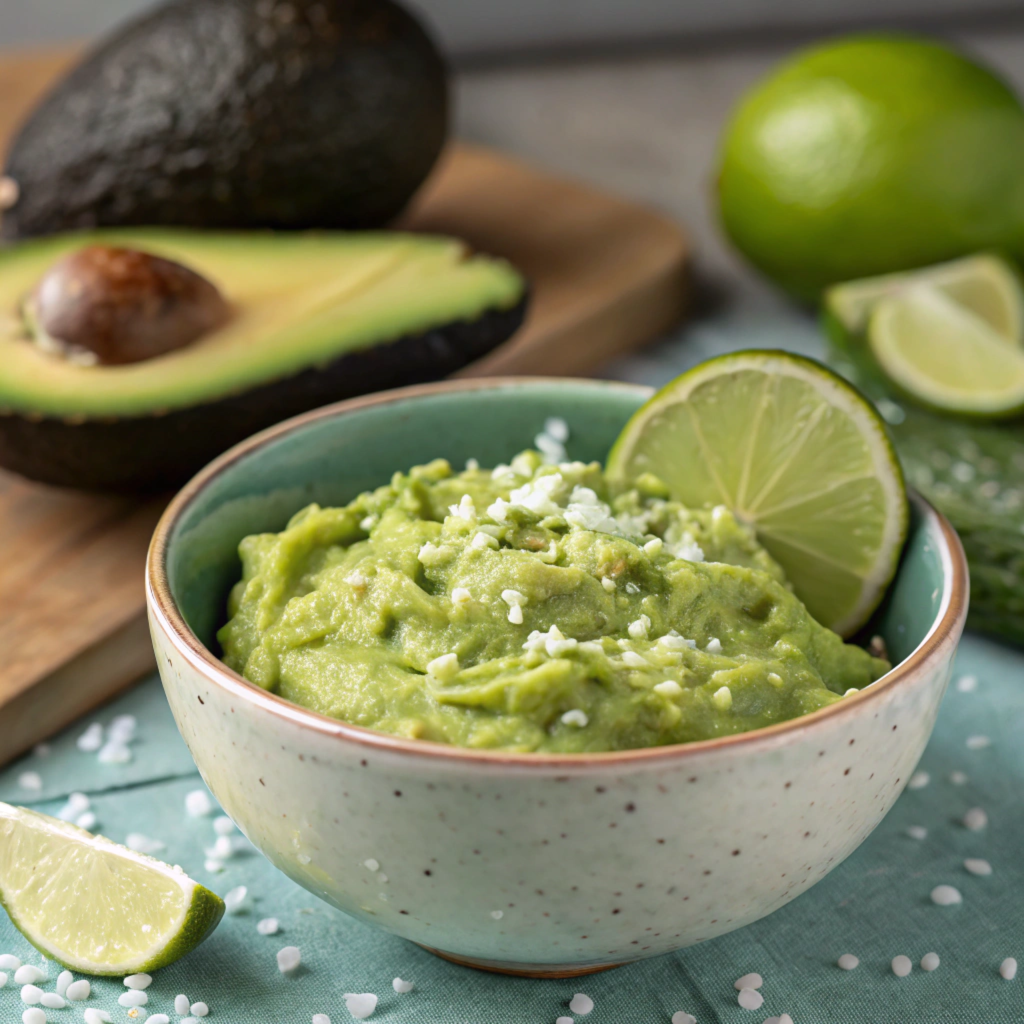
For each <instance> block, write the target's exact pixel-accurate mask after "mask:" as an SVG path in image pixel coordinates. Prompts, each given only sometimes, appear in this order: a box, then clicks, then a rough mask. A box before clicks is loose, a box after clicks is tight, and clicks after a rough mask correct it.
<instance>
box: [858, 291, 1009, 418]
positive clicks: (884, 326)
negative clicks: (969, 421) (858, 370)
mask: <svg viewBox="0 0 1024 1024" xmlns="http://www.w3.org/2000/svg"><path fill="white" fill-rule="evenodd" d="M868 343H869V345H870V348H871V354H872V356H873V357H874V359H875V361H876V363H877V364H878V366H879V367H880V368H881V370H882V371H883V373H884V374H885V375H886V377H887V378H888V379H889V381H890V382H891V383H892V384H893V385H895V386H896V387H897V388H898V389H899V390H900V391H901V392H903V393H904V394H906V395H908V396H909V397H911V398H912V399H914V400H915V401H917V402H918V403H919V404H922V405H925V406H927V407H929V408H932V409H936V410H938V411H940V412H947V413H948V412H952V413H957V414H960V415H967V416H983V417H986V418H1001V417H1010V416H1016V415H1019V414H1020V413H1021V412H1024V352H1022V351H1021V349H1019V348H1017V347H1011V346H1009V345H1007V344H1006V342H1005V340H1004V338H1003V337H1002V336H1001V335H1000V334H998V333H997V332H996V331H995V330H993V329H992V328H991V327H990V326H989V325H988V323H987V322H986V321H984V320H983V319H981V318H980V317H978V316H976V315H975V314H974V313H973V312H971V311H970V310H969V309H967V308H965V307H964V306H962V305H960V304H958V303H957V302H955V301H954V300H953V299H951V298H950V297H949V296H948V295H947V294H946V293H944V292H942V291H939V290H937V289H935V288H931V287H926V286H918V287H917V288H914V289H911V290H909V291H907V292H905V293H902V294H900V295H898V296H894V297H892V298H888V299H884V300H882V301H881V302H879V303H878V305H877V307H876V308H875V310H874V312H873V314H872V316H871V320H870V323H869V326H868Z"/></svg>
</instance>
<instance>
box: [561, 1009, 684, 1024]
mask: <svg viewBox="0 0 1024 1024" xmlns="http://www.w3.org/2000/svg"><path fill="white" fill-rule="evenodd" d="M570 1019H571V1018H570ZM672 1024H697V1018H696V1017H694V1016H693V1014H692V1013H687V1012H686V1011H685V1010H676V1012H675V1013H673V1014H672Z"/></svg>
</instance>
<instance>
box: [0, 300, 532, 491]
mask: <svg viewBox="0 0 1024 1024" xmlns="http://www.w3.org/2000/svg"><path fill="white" fill-rule="evenodd" d="M527 301H528V297H527V296H525V295H524V297H523V298H522V299H521V300H520V301H519V302H518V303H517V304H516V305H515V306H512V307H510V308H508V309H492V310H488V311H487V312H485V313H483V314H482V315H481V316H479V317H477V318H476V319H474V320H459V321H456V322H453V323H450V324H446V325H444V326H442V327H438V328H435V329H433V330H429V331H425V332H423V333H418V334H407V335H405V336H403V337H401V338H398V339H396V340H395V341H392V342H387V343H385V344H379V345H373V346H371V347H369V348H366V349H361V350H359V351H357V352H350V353H348V354H346V355H344V356H342V357H340V358H339V359H336V360H334V361H333V362H331V363H328V364H326V365H325V366H322V367H317V368H311V369H307V370H303V371H301V372H300V373H297V374H295V375H294V376H292V377H287V378H284V379H281V380H277V381H272V382H270V383H269V384H263V385H261V386H259V387H257V388H252V389H250V390H248V391H245V392H242V393H241V394H236V395H229V396H227V397H225V398H223V399H220V400H219V401H216V402H210V403H207V404H203V405H197V406H191V407H188V408H185V409H180V410H178V409H176V410H174V411H172V412H168V413H164V414H162V415H160V414H155V415H152V416H138V417H126V418H121V419H102V420H100V419H86V420H83V421H80V422H69V421H65V420H61V419H55V418H51V417H43V418H30V417H28V416H25V415H22V414H20V413H13V412H8V413H0V466H3V467H4V468H6V469H9V470H11V471H13V472H15V473H20V474H21V475H23V476H26V477H29V478H31V479H33V480H38V481H40V482H42V483H48V484H53V485H55V486H58V487H74V488H78V489H80V490H94V491H106V492H110V491H117V492H122V493H136V494H141V493H153V492H159V491H166V490H171V489H173V488H175V487H177V486H179V485H181V484H182V483H184V482H185V481H186V480H188V478H189V477H191V476H192V475H193V474H194V473H195V472H197V471H198V470H199V469H201V468H202V467H203V466H204V465H206V463H207V462H209V461H210V460H211V459H213V458H214V457H215V456H217V455H219V454H220V453H221V452H223V451H226V450H227V449H228V448H230V447H231V446H232V445H234V444H237V443H238V442H239V441H242V440H244V439H245V438H246V437H248V436H249V435H250V434H254V433H255V432H256V431H259V430H263V429H264V428H266V427H269V426H272V425H273V424H275V423H278V422H280V421H281V420H284V419H288V418H289V417H291V416H297V415H298V414H299V413H303V412H307V411H308V410H310V409H315V408H317V407H318V406H321V405H327V404H329V403H331V402H338V401H342V400H343V399H346V398H354V397H356V396H357V395H363V394H367V393H369V392H372V391H379V390H382V389H384V388H395V387H403V386H405V385H409V384H421V383H424V382H426V381H430V380H437V379H439V378H441V377H445V376H447V375H448V374H451V373H454V372H455V371H456V370H458V369H460V368H461V367H463V366H465V365H466V364H467V363H469V362H472V361H473V360H474V359H479V358H480V357H481V356H483V355H485V354H486V353H487V352H489V351H490V350H491V349H493V348H495V347H496V346H497V345H499V344H501V342H503V341H505V340H506V339H507V338H508V337H510V336H511V335H512V334H513V333H514V332H515V331H516V329H517V328H518V327H519V326H520V324H521V323H522V321H523V318H524V315H525V312H526V306H527Z"/></svg>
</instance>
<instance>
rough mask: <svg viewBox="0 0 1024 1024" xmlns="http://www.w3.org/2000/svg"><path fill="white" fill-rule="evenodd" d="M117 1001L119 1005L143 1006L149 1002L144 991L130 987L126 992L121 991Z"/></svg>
mask: <svg viewBox="0 0 1024 1024" xmlns="http://www.w3.org/2000/svg"><path fill="white" fill-rule="evenodd" d="M117 1001H118V1003H119V1004H120V1005H121V1006H145V1005H146V1003H148V1002H149V996H148V995H146V993H145V992H138V991H136V990H135V989H131V988H130V989H128V991H127V992H122V993H121V994H120V995H119V996H118V997H117Z"/></svg>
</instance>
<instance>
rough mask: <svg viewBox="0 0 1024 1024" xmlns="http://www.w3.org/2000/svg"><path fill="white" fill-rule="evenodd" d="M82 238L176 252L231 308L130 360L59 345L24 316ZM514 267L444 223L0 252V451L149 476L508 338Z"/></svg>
mask: <svg viewBox="0 0 1024 1024" xmlns="http://www.w3.org/2000/svg"><path fill="white" fill-rule="evenodd" d="M90 246H102V247H114V248H117V249H126V250H132V251H138V252H142V253H146V254H149V255H152V256H156V257H160V258H161V259H162V260H170V261H173V262H174V263H177V264H180V265H181V267H183V268H187V270H189V271H192V272H194V274H196V275H199V276H200V277H201V278H202V279H205V281H207V282H209V283H210V284H212V285H213V286H214V287H215V288H216V289H218V290H219V292H220V295H221V296H223V299H224V300H225V302H226V303H227V305H228V308H229V310H230V315H229V317H228V318H227V320H226V322H224V323H223V324H222V325H220V326H215V327H214V328H213V329H211V330H209V331H207V332H206V333H204V334H202V335H201V336H200V337H198V338H196V339H195V340H192V341H189V342H188V343H187V344H184V345H183V346H182V347H180V348H177V349H175V350H174V351H169V352H165V353H164V354H160V355H156V356H154V357H153V358H144V359H141V360H139V361H135V362H127V363H120V364H107V363H104V362H99V363H95V362H94V364H93V365H88V363H87V361H86V360H82V359H76V358H68V357H67V353H62V352H61V351H60V349H59V347H58V346H54V345H53V344H52V343H51V339H48V338H46V336H45V332H41V331H40V329H39V326H38V324H36V323H34V321H33V317H32V315H31V314H32V310H33V305H32V301H33V296H35V295H38V294H39V292H38V289H39V286H40V282H41V281H43V280H44V279H45V278H46V276H47V273H48V271H50V270H51V269H52V268H53V267H54V266H55V265H57V264H59V263H60V261H61V260H62V259H66V258H67V257H68V256H69V254H72V253H76V252H79V251H80V250H83V249H86V248H87V247H90ZM525 296H526V286H525V282H524V280H523V279H522V277H521V276H520V275H519V274H518V273H517V272H516V271H515V270H514V269H513V268H512V267H511V266H509V265H508V264H507V263H505V262H504V261H502V260H498V259H493V258H489V257H486V256H480V255H470V254H469V253H467V251H466V248H465V246H464V245H463V243H461V242H459V241H456V240H454V239H450V238H443V237H432V236H425V235H412V234H399V233H393V232H389V233H383V232H382V233H352V234H348V233H341V232H336V233H322V234H286V235H285V234H273V233H266V234H264V233H255V234H254V233H244V234H242V233H239V234H228V233H207V232H199V231H188V230H165V229H125V230H109V231H98V232H90V233H88V234H72V235H59V236H53V237H50V238H46V239H40V240H38V241H29V242H23V243H20V244H18V245H16V246H14V247H11V248H8V249H3V250H0V465H2V466H4V467H6V468H8V469H11V470H14V471H15V472H18V473H21V474H23V475H25V476H28V477H31V478H33V479H36V480H41V481H44V482H47V483H52V484H57V485H62V486H71V487H81V488H87V489H102V490H128V491H143V490H159V489H164V488H169V487H173V486H174V485H176V484H178V483H180V482H181V481H182V480H184V479H186V478H187V477H188V476H190V475H191V474H192V473H194V472H195V471H196V470H197V469H199V468H200V467H201V466H202V465H203V464H205V463H206V462H208V461H209V460H210V459H211V458H212V457H213V456H215V455H217V454H218V453H219V452H221V451H223V450H225V449H226V448H228V447H230V446H231V445H232V444H234V443H236V442H237V441H239V440H241V439H242V438H244V437H246V436H248V435H249V434H251V433H253V432H254V431H256V430H260V429H262V428H264V427H266V426H269V425H270V424H272V423H276V422H278V421H280V420H282V419H285V418H287V417H289V416H293V415H296V414H297V413H300V412H303V411H305V410H307V409H311V408H315V407H316V406H318V405H323V404H325V403H327V402H332V401H337V400H340V399H343V398H349V397H352V396H354V395H359V394H363V393H366V392H369V391H376V390H380V389H381V388H386V387H393V386H399V385H403V384H411V383H416V382H420V381H425V380H433V379H437V378H439V377H443V376H446V375H447V374H449V373H451V372H453V371H454V370H456V369H458V368H459V367H460V366H463V365H464V364H466V363H467V362H470V361H472V360H473V359H475V358H477V357H479V356H480V355H482V354H484V353H485V352H487V351H488V350H490V349H491V348H493V347H494V346H495V345H497V344H499V343H500V342H502V341H504V340H505V339H506V338H508V337H509V336H510V335H511V334H512V333H513V332H514V331H515V329H516V328H517V327H518V326H519V324H520V323H521V321H522V318H523V312H524V309H525Z"/></svg>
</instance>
